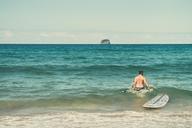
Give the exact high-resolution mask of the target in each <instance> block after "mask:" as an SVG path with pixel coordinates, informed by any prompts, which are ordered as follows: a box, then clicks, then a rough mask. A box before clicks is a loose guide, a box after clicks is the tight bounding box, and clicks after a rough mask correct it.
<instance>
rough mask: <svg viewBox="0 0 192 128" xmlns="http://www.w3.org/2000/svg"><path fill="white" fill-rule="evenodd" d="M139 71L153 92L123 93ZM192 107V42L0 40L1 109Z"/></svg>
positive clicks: (75, 109)
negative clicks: (161, 101)
mask: <svg viewBox="0 0 192 128" xmlns="http://www.w3.org/2000/svg"><path fill="white" fill-rule="evenodd" d="M139 70H143V71H144V75H145V77H146V78H147V80H148V82H149V84H150V85H152V86H154V87H155V89H154V91H153V92H150V93H147V94H146V95H145V96H144V97H138V96H136V95H135V94H132V93H130V92H126V90H127V89H128V87H130V85H131V83H132V81H133V79H134V77H135V76H136V75H137V74H138V71H139ZM159 93H166V94H168V95H169V96H170V101H169V103H168V104H167V106H166V107H165V108H163V109H161V110H162V111H183V110H189V111H191V110H192V100H191V99H192V45H191V44H183V45H182V44H177V45H173V44H155V45H152V44H137V45H136V44H122V45H121V44H119V45H115V44H113V45H99V44H98V45H96V44H38V45H35V44H20V45H19V44H0V114H10V113H22V112H42V111H69V110H74V111H104V112H105V111H126V110H133V111H146V110H145V109H144V108H142V104H143V103H145V102H146V101H147V100H149V99H150V98H152V97H154V96H155V95H157V94H159Z"/></svg>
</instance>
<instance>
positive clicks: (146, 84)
mask: <svg viewBox="0 0 192 128" xmlns="http://www.w3.org/2000/svg"><path fill="white" fill-rule="evenodd" d="M144 84H145V86H146V87H147V89H148V88H149V84H148V82H147V80H146V79H145V78H144Z"/></svg>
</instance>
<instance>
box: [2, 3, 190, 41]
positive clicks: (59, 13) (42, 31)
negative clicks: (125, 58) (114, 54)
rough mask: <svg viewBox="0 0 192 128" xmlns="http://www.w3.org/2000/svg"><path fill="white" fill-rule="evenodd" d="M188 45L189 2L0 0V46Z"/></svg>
mask: <svg viewBox="0 0 192 128" xmlns="http://www.w3.org/2000/svg"><path fill="white" fill-rule="evenodd" d="M103 38H109V39H111V41H112V42H115V43H147V42H149V43H153V42H159V43H169V42H173V43H174V42H175V43H182V42H184V43H192V0H0V42H1V43H10V42H18V43H19V42H20V43H27V42H30V43H31V42H38V43H39V42H40V43H41V42H57V43H58V42H60V43H61V42H63V43H97V42H99V41H100V40H101V39H103Z"/></svg>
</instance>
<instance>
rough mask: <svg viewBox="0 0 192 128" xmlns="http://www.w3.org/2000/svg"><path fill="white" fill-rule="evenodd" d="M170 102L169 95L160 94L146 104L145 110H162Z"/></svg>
mask: <svg viewBox="0 0 192 128" xmlns="http://www.w3.org/2000/svg"><path fill="white" fill-rule="evenodd" d="M168 101H169V96H168V95H167V94H159V95H157V96H155V97H154V98H152V99H151V100H149V101H148V102H146V103H145V104H144V105H143V107H144V108H162V107H164V106H165V105H166V104H167V102H168Z"/></svg>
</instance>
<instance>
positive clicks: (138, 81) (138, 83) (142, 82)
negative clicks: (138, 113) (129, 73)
mask: <svg viewBox="0 0 192 128" xmlns="http://www.w3.org/2000/svg"><path fill="white" fill-rule="evenodd" d="M145 86H146V87H148V83H147V81H146V79H145V77H144V76H143V71H139V75H138V76H136V77H135V79H134V82H133V88H134V89H135V90H141V89H143V88H145Z"/></svg>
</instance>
